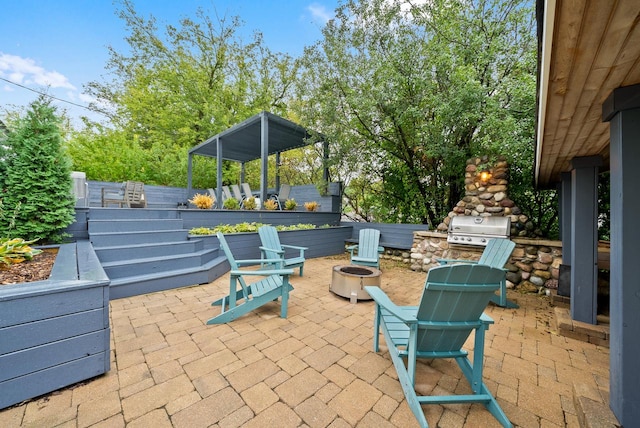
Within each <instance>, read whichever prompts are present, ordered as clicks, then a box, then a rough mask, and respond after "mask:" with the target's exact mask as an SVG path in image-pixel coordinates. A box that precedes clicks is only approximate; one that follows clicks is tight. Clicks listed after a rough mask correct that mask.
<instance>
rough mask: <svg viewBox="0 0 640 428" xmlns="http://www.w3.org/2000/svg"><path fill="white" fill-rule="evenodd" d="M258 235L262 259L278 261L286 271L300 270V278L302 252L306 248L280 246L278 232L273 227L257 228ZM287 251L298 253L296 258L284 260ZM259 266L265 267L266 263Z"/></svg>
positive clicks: (302, 262) (302, 260)
mask: <svg viewBox="0 0 640 428" xmlns="http://www.w3.org/2000/svg"><path fill="white" fill-rule="evenodd" d="M258 235H259V236H260V241H261V242H262V246H261V247H260V252H261V253H262V258H263V259H278V260H280V261H281V262H282V263H284V264H283V266H284V268H286V269H293V268H300V276H302V272H303V269H304V261H305V258H304V252H305V250H308V248H307V247H298V246H295V245H285V244H281V243H280V238H279V237H278V230H277V229H276V228H275V227H273V226H260V227H259V228H258ZM287 249H291V250H295V251H298V255H297V256H296V257H290V258H286V255H285V253H286V250H287ZM261 264H262V265H263V266H265V265H266V264H267V263H266V262H264V263H261Z"/></svg>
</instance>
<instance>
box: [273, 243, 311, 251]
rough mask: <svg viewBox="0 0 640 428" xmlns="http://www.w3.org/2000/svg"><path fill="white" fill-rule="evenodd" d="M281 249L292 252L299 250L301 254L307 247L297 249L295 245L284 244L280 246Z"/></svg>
mask: <svg viewBox="0 0 640 428" xmlns="http://www.w3.org/2000/svg"><path fill="white" fill-rule="evenodd" d="M280 246H281V247H282V248H291V249H292V250H300V251H302V252H304V251H305V250H308V249H309V247H298V246H297V245H286V244H281V245H280Z"/></svg>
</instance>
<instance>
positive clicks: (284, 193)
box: [271, 184, 291, 211]
mask: <svg viewBox="0 0 640 428" xmlns="http://www.w3.org/2000/svg"><path fill="white" fill-rule="evenodd" d="M290 194H291V185H290V184H282V185H280V192H279V193H277V194H275V195H271V199H273V200H274V201H276V203H277V204H278V209H279V210H281V211H282V208H283V205H284V203H285V201H286V200H287V199H289V195H290Z"/></svg>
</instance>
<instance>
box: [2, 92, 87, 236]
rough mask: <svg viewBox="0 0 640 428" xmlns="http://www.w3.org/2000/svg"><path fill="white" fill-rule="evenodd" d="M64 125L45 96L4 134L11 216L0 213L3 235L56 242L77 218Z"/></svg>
mask: <svg viewBox="0 0 640 428" xmlns="http://www.w3.org/2000/svg"><path fill="white" fill-rule="evenodd" d="M60 126H61V121H60V118H59V117H58V116H56V114H55V108H54V107H52V106H51V105H50V101H48V100H47V99H46V98H45V97H44V96H41V97H39V98H38V99H37V100H36V101H34V102H32V103H31V104H30V106H29V109H28V110H27V112H26V115H25V116H24V117H23V118H21V119H20V120H19V121H18V122H17V123H16V127H15V129H13V130H12V132H11V133H10V134H9V136H8V137H7V139H6V140H5V142H4V144H5V145H6V147H7V149H6V150H7V156H6V157H5V158H3V159H2V160H0V162H2V163H4V169H5V171H6V174H5V176H4V177H2V183H1V187H0V192H1V193H0V199H2V203H3V210H4V211H5V212H7V211H8V212H13V216H12V217H7V216H5V215H3V216H1V217H0V236H3V237H12V236H13V237H29V238H30V239H32V240H44V241H54V242H57V241H60V240H61V239H62V234H61V232H62V230H63V229H64V228H65V227H67V226H68V225H70V224H71V223H72V222H73V220H74V206H75V199H74V197H73V195H72V181H71V162H70V160H69V157H68V155H67V153H66V152H65V151H64V150H63V140H62V134H61V128H60Z"/></svg>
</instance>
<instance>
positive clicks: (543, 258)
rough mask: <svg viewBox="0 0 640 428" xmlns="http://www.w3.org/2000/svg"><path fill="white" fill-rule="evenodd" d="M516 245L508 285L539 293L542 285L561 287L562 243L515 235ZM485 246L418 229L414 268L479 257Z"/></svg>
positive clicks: (414, 247) (414, 238) (510, 263)
mask: <svg viewBox="0 0 640 428" xmlns="http://www.w3.org/2000/svg"><path fill="white" fill-rule="evenodd" d="M512 241H514V242H515V243H516V247H515V249H514V250H513V253H511V258H510V259H509V261H508V262H507V264H506V265H505V269H507V271H508V272H507V287H509V288H518V290H520V291H523V292H538V291H540V290H541V289H542V287H546V288H553V289H555V288H558V276H559V273H560V272H559V271H560V265H561V264H562V242H560V241H549V240H542V239H529V238H512ZM483 250H484V247H475V246H469V247H464V246H461V245H449V243H448V242H447V235H446V234H444V233H442V232H414V234H413V247H412V248H411V269H412V270H414V271H424V272H427V271H428V270H429V269H430V268H432V267H434V266H439V263H438V259H456V260H478V259H479V258H480V255H481V254H482V251H483Z"/></svg>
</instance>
